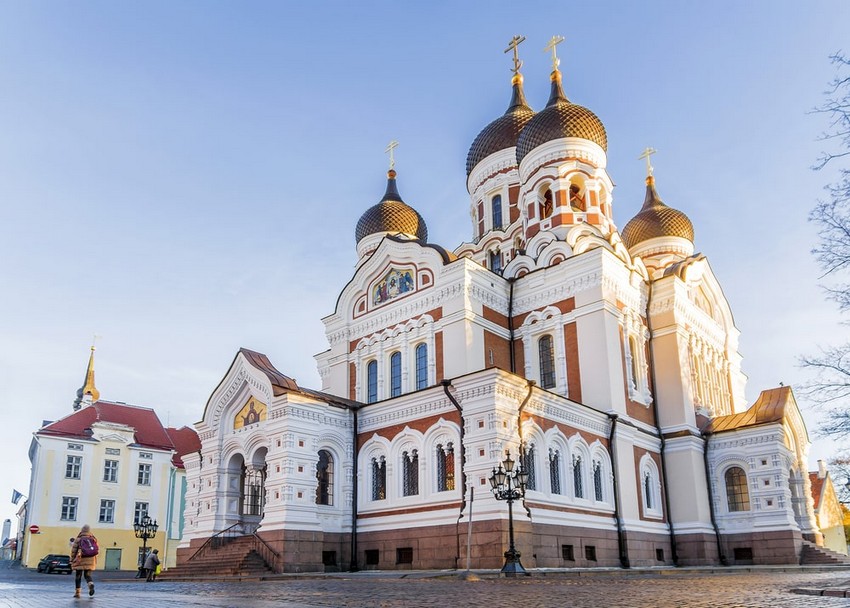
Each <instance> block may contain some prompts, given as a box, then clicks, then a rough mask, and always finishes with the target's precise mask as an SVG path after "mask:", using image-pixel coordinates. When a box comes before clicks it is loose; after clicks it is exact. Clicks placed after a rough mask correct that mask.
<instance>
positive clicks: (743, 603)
mask: <svg viewBox="0 0 850 608" xmlns="http://www.w3.org/2000/svg"><path fill="white" fill-rule="evenodd" d="M95 574H101V576H99V577H96V578H95V583H96V591H97V593H96V594H95V596H94V597H92V598H90V597H88V596H84V597H83V598H81V599H74V598H72V595H73V587H74V583H73V578H72V577H71V576H67V575H45V574H36V573H33V572H30V571H26V570H20V569H8V568H7V569H0V607H2V608H54V607H69V608H74V607H75V608H95V606H96V607H97V608H128V607H134V606H139V607H142V606H144V607H152V608H170V607H178V606H185V607H187V608H192V607H195V606H204V607H207V608H236V607H238V608H267V607H272V606H274V607H282V608H283V607H285V608H295V607H298V608H327V607H346V608H366V607H368V608H387V607H401V608H414V607H415V608H430V607H439V608H445V607H446V606H470V607H478V606H482V607H487V608H491V607H494V606H512V605H514V606H520V607H521V608H541V607H543V608H550V607H556V606H557V607H560V606H572V607H577V608H590V607H593V608H598V607H600V606H601V607H621V608H631V607H640V608H668V607H669V608H673V607H677V608H678V607H679V606H692V607H697V608H700V607H702V608H707V607H711V608H763V607H771V608H795V607H805V608H813V607H817V608H820V607H824V608H829V607H832V606H848V605H850V604H848V600H847V599H844V598H835V597H812V596H807V595H799V594H795V593H792V592H791V591H790V590H791V589H792V588H797V587H807V588H818V589H824V588H830V587H838V588H845V587H848V586H850V571H847V570H840V571H835V572H807V571H799V570H798V571H790V572H780V571H756V572H750V571H726V572H723V573H719V574H718V573H712V572H700V571H692V570H691V571H670V570H667V571H662V572H650V573H647V572H638V571H630V572H617V573H613V574H599V573H584V574H582V575H577V574H575V573H567V574H555V573H549V574H547V575H545V576H543V575H535V576H533V577H531V578H521V579H503V578H495V577H487V576H485V577H484V578H483V579H482V580H480V581H477V582H472V581H461V580H458V578H457V576H456V575H455V574H454V573H451V574H445V573H444V575H442V576H437V575H435V574H434V573H418V574H417V573H411V574H410V575H408V576H403V575H400V574H397V573H383V574H381V573H360V574H355V575H335V576H315V577H309V578H280V579H277V580H274V581H262V582H227V583H225V582H217V583H181V582H167V581H162V582H156V583H144V582H142V581H134V580H116V579H113V580H110V579H107V578H104V577H106V576H107V574H106V573H95ZM124 576H126V574H125V575H124ZM84 592H85V589H84Z"/></svg>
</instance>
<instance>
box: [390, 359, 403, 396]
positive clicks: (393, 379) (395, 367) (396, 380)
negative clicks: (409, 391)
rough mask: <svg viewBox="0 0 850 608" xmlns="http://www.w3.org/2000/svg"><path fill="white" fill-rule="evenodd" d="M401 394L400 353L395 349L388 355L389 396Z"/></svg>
mask: <svg viewBox="0 0 850 608" xmlns="http://www.w3.org/2000/svg"><path fill="white" fill-rule="evenodd" d="M399 395H401V353H400V352H398V351H396V352H394V353H393V354H392V355H390V396H391V397H398V396H399Z"/></svg>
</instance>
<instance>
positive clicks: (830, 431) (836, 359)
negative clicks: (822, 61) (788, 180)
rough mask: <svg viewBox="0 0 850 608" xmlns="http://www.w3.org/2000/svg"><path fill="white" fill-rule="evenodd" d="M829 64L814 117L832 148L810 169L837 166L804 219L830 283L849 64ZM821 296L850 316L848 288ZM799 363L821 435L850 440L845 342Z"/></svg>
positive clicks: (846, 130) (849, 147)
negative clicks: (821, 417)
mask: <svg viewBox="0 0 850 608" xmlns="http://www.w3.org/2000/svg"><path fill="white" fill-rule="evenodd" d="M830 59H831V60H832V63H833V64H835V65H836V68H837V72H838V73H837V75H836V77H835V78H834V79H833V81H832V82H831V83H830V87H829V89H828V90H827V91H826V96H827V100H826V102H825V103H824V104H823V105H821V106H819V107H817V108H815V110H814V112H815V113H817V114H823V115H826V116H827V117H828V119H829V127H828V130H827V131H825V132H824V133H823V134H822V135H821V138H820V139H821V140H822V141H824V142H828V143H837V146H835V148H836V149H834V150H833V151H825V152H823V154H821V156H820V157H819V158H818V161H817V163H816V164H815V166H814V167H813V169H815V170H816V171H820V170H822V169H824V168H826V167H836V165H837V178H836V180H835V181H833V182H831V183H829V184H828V185H827V186H826V187H825V190H826V192H827V195H828V196H827V198H826V199H823V200H819V201H818V203H817V205H815V208H814V209H813V210H812V212H811V214H810V216H809V219H810V221H812V222H813V223H814V224H815V225H817V227H818V237H819V243H818V245H817V246H816V247H815V248H814V249H813V250H812V253H813V254H814V256H815V258H816V259H817V261H818V263H819V264H820V267H821V268H822V269H823V275H822V277H821V278H826V277H829V278H830V279H832V278H834V277H838V276H840V275H841V274H842V273H843V272H846V271H847V270H850V166H848V164H850V163H848V161H850V58H848V57H847V56H845V55H844V54H843V53H840V52H839V53H836V54H834V55H832V56H831V57H830ZM826 290H827V293H828V295H829V298H830V299H832V300H834V301H835V302H836V303H837V304H838V307H839V309H840V310H841V312H850V284H847V283H840V282H838V283H836V284H835V285H832V286H830V287H826ZM801 362H802V365H803V366H804V367H807V368H809V369H811V370H813V371H814V372H815V377H814V379H813V380H812V381H811V382H809V383H807V384H806V385H804V386H803V389H802V392H803V394H804V395H805V396H807V397H808V398H810V399H811V400H813V401H815V402H817V403H820V404H823V405H824V406H826V407H827V408H828V411H827V417H826V419H825V421H824V423H823V424H822V425H821V428H820V431H821V433H823V434H824V435H828V436H831V437H834V438H846V437H848V436H850V411H848V408H847V403H848V398H850V342H845V343H844V344H842V345H840V346H831V347H827V348H822V349H821V351H820V353H819V354H817V355H815V356H804V357H802V359H801Z"/></svg>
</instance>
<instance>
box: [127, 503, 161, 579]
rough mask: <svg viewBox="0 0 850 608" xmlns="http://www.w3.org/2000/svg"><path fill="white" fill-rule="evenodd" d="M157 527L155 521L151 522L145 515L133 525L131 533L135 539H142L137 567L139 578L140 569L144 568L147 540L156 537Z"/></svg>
mask: <svg viewBox="0 0 850 608" xmlns="http://www.w3.org/2000/svg"><path fill="white" fill-rule="evenodd" d="M158 529H159V526H158V525H156V520H155V519H154V520H151V518H150V516H149V515H148V514H147V513H145V514H144V515H142V517H141V519H139V520H138V521H137V522H136V523H134V524H133V532H135V534H136V538H141V539H142V563H141V564H140V565H139V576H140V577H141V575H142V569H143V568H144V567H145V558H147V553H148V551H147V547H148V539H149V538H153V537H154V536H156V531H157V530H158Z"/></svg>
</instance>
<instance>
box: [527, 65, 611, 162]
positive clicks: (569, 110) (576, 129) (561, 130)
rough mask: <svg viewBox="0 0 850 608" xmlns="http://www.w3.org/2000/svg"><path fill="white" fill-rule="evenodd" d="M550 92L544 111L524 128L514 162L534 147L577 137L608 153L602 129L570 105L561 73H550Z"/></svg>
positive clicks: (593, 118)
mask: <svg viewBox="0 0 850 608" xmlns="http://www.w3.org/2000/svg"><path fill="white" fill-rule="evenodd" d="M551 79H552V91H551V93H550V94H549V101H548V102H547V103H546V107H545V108H543V109H542V110H540V112H538V113H537V114H536V115H535V116H534V118H532V119H531V120H529V121H528V123H527V124H526V125H525V128H523V130H522V133H521V134H520V136H519V139H518V140H517V144H516V162H517V164H519V163H520V162H522V159H523V158H525V156H526V155H527V154H528V153H529V152H531V151H532V150H534V148H536V147H537V146H539V145H541V144H545V143H546V142H549V141H553V140H556V139H561V138H564V137H578V138H581V139H587V140H589V141H592V142H593V143H595V144H598V145H599V147H600V148H602V149H603V150H604V151H606V152H607V151H608V135H607V133H606V132H605V125H603V124H602V121H601V120H599V118H598V117H597V116H596V114H594V113H593V112H591V111H590V110H588V109H587V108H585V107H584V106H580V105H577V104H574V103H571V102H570V100H569V99H567V96H566V95H565V94H564V90H563V88H561V72H560V71H558V70H555V71H554V72H552V76H551Z"/></svg>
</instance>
